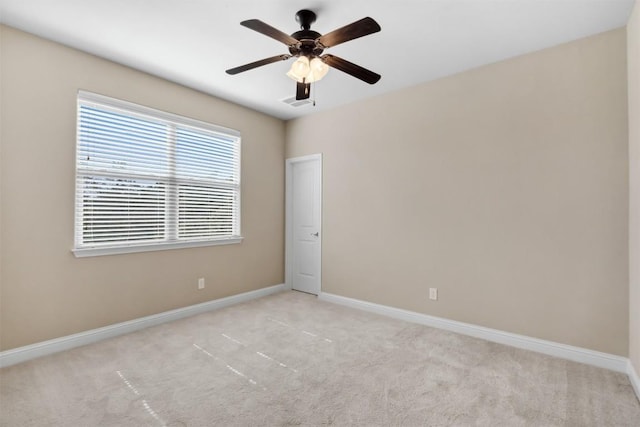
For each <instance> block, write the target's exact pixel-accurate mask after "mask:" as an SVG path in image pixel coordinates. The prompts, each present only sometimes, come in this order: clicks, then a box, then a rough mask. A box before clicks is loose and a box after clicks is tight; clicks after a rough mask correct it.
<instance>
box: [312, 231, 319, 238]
mask: <svg viewBox="0 0 640 427" xmlns="http://www.w3.org/2000/svg"><path fill="white" fill-rule="evenodd" d="M311 235H312V236H316V237H318V236H319V235H320V233H319V232H317V231H316V232H315V233H311Z"/></svg>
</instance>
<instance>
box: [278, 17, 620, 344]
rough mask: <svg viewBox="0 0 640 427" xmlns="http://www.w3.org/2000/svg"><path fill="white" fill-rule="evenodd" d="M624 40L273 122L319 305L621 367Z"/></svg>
mask: <svg viewBox="0 0 640 427" xmlns="http://www.w3.org/2000/svg"><path fill="white" fill-rule="evenodd" d="M625 34H626V33H625V30H624V29H619V30H615V31H612V32H608V33H604V34H601V35H597V36H594V37H590V38H587V39H582V40H578V41H575V42H572V43H568V44H565V45H561V46H558V47H554V48H551V49H546V50H543V51H540V52H536V53H532V54H529V55H525V56H521V57H518V58H515V59H512V60H508V61H504V62H500V63H496V64H493V65H489V66H485V67H482V68H479V69H475V70H471V71H468V72H465V73H462V74H459V75H456V76H452V77H449V78H444V79H441V80H438V81H434V82H430V83H426V84H423V85H420V86H417V87H412V88H410V89H407V90H404V91H400V92H396V93H392V94H389V95H385V96H382V97H378V98H375V99H372V100H369V101H366V102H360V103H354V104H351V105H348V106H344V107H342V108H339V109H336V110H333V111H329V112H325V113H320V114H317V115H314V116H311V117H306V118H301V119H297V120H293V121H290V122H288V123H287V151H286V154H287V157H295V156H301V155H306V154H311V153H317V152H321V153H323V155H324V157H323V160H324V170H323V174H324V176H323V186H324V187H323V197H324V205H323V215H324V216H323V232H324V239H323V254H322V255H323V269H322V278H323V283H322V286H323V291H325V292H330V293H335V294H339V295H343V296H346V297H353V298H358V299H362V300H367V301H372V302H375V303H381V304H385V305H390V306H394V307H399V308H403V309H408V310H413V311H417V312H422V313H428V314H431V315H435V316H441V317H445V318H449V319H455V320H458V321H463V322H469V323H473V324H477V325H482V326H487V327H491V328H497V329H500V330H505V331H510V332H514V333H519V334H524V335H528V336H532V337H539V338H542V339H547V340H552V341H557V342H561V343H566V344H570V345H575V346H580V347H585V348H590V349H594V350H599V351H603V352H608V353H613V354H617V355H621V356H627V354H628V353H627V352H628V324H629V322H628V307H629V303H628V248H627V236H628V232H627V231H628V199H627V193H628V179H627V168H628V162H627V114H626V112H627V95H626V91H627V86H626V60H625V56H626V47H625V46H626V43H625V37H626V35H625ZM383 80H384V76H383ZM353 84H354V85H356V84H359V83H358V82H357V81H354V82H353ZM429 287H437V288H438V289H439V300H438V301H437V302H433V301H429V300H428V288H429Z"/></svg>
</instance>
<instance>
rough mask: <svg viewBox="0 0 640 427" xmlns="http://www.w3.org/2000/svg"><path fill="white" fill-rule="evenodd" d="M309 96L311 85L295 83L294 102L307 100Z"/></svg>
mask: <svg viewBox="0 0 640 427" xmlns="http://www.w3.org/2000/svg"><path fill="white" fill-rule="evenodd" d="M310 96H311V83H300V82H297V83H296V100H297V101H300V100H301V99H309V97H310Z"/></svg>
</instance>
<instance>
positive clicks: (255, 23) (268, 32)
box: [240, 19, 300, 46]
mask: <svg viewBox="0 0 640 427" xmlns="http://www.w3.org/2000/svg"><path fill="white" fill-rule="evenodd" d="M240 25H242V26H244V27H247V28H249V29H251V30H253V31H257V32H259V33H260V34H264V35H265V36H269V37H271V38H272V39H276V40H278V41H279V42H281V43H284V44H286V45H287V46H292V45H294V46H295V45H297V44H298V43H300V42H299V41H298V40H296V39H294V38H293V37H291V36H290V35H289V34H285V33H283V32H282V31H280V30H278V29H277V28H273V27H272V26H271V25H269V24H266V23H264V22H262V21H261V20H259V19H249V20H247V21H242V22H241V23H240Z"/></svg>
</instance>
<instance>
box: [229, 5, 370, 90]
mask: <svg viewBox="0 0 640 427" xmlns="http://www.w3.org/2000/svg"><path fill="white" fill-rule="evenodd" d="M296 21H297V22H298V23H299V24H300V28H301V29H300V31H296V32H295V33H293V34H291V35H288V34H285V33H283V32H282V31H280V30H278V29H276V28H274V27H272V26H270V25H268V24H266V23H264V22H262V21H260V20H259V19H249V20H247V21H242V22H241V23H240V25H242V26H244V27H247V28H249V29H251V30H254V31H257V32H259V33H261V34H264V35H265V36H268V37H271V38H273V39H275V40H277V41H279V42H281V43H284V44H285V45H287V47H288V48H289V53H288V54H283V55H276V56H271V57H269V58H265V59H261V60H259V61H255V62H251V63H249V64H245V65H241V66H239V67H235V68H231V69H228V70H227V74H231V75H234V74H238V73H242V72H243V71H248V70H252V69H254V68H257V67H261V66H263V65H267V64H271V63H274V62H278V61H286V60H288V59H289V58H293V57H296V58H298V59H297V60H296V61H295V62H294V63H293V65H292V66H291V70H289V72H288V73H287V76H289V77H291V78H292V79H293V80H295V81H296V99H297V100H301V99H307V98H309V96H310V95H311V83H313V82H315V81H318V80H320V79H321V78H322V77H324V76H325V74H326V73H327V71H328V70H329V67H333V68H336V69H338V70H340V71H342V72H344V73H347V74H349V75H351V76H353V77H355V78H357V79H360V80H362V81H364V82H367V83H369V84H374V83H376V82H377V81H378V80H380V77H381V76H380V75H379V74H376V73H374V72H373V71H369V70H367V69H366V68H363V67H361V66H359V65H356V64H354V63H352V62H349V61H347V60H345V59H342V58H339V57H337V56H334V55H329V54H324V55H322V53H323V52H324V50H325V49H327V48H330V47H333V46H336V45H339V44H340V43H344V42H347V41H349V40H353V39H357V38H359V37H363V36H367V35H369V34H373V33H377V32H378V31H380V25H378V23H377V22H376V21H375V20H374V19H372V18H369V17H367V18H362V19H361V20H359V21H356V22H353V23H351V24H349V25H345V26H344V27H341V28H338V29H337V30H334V31H331V32H330V33H327V34H325V35H322V34H320V33H318V32H316V31H313V30H311V24H313V23H314V22H315V21H316V14H315V13H314V12H312V11H310V10H307V9H303V10H300V11H298V13H296Z"/></svg>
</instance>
